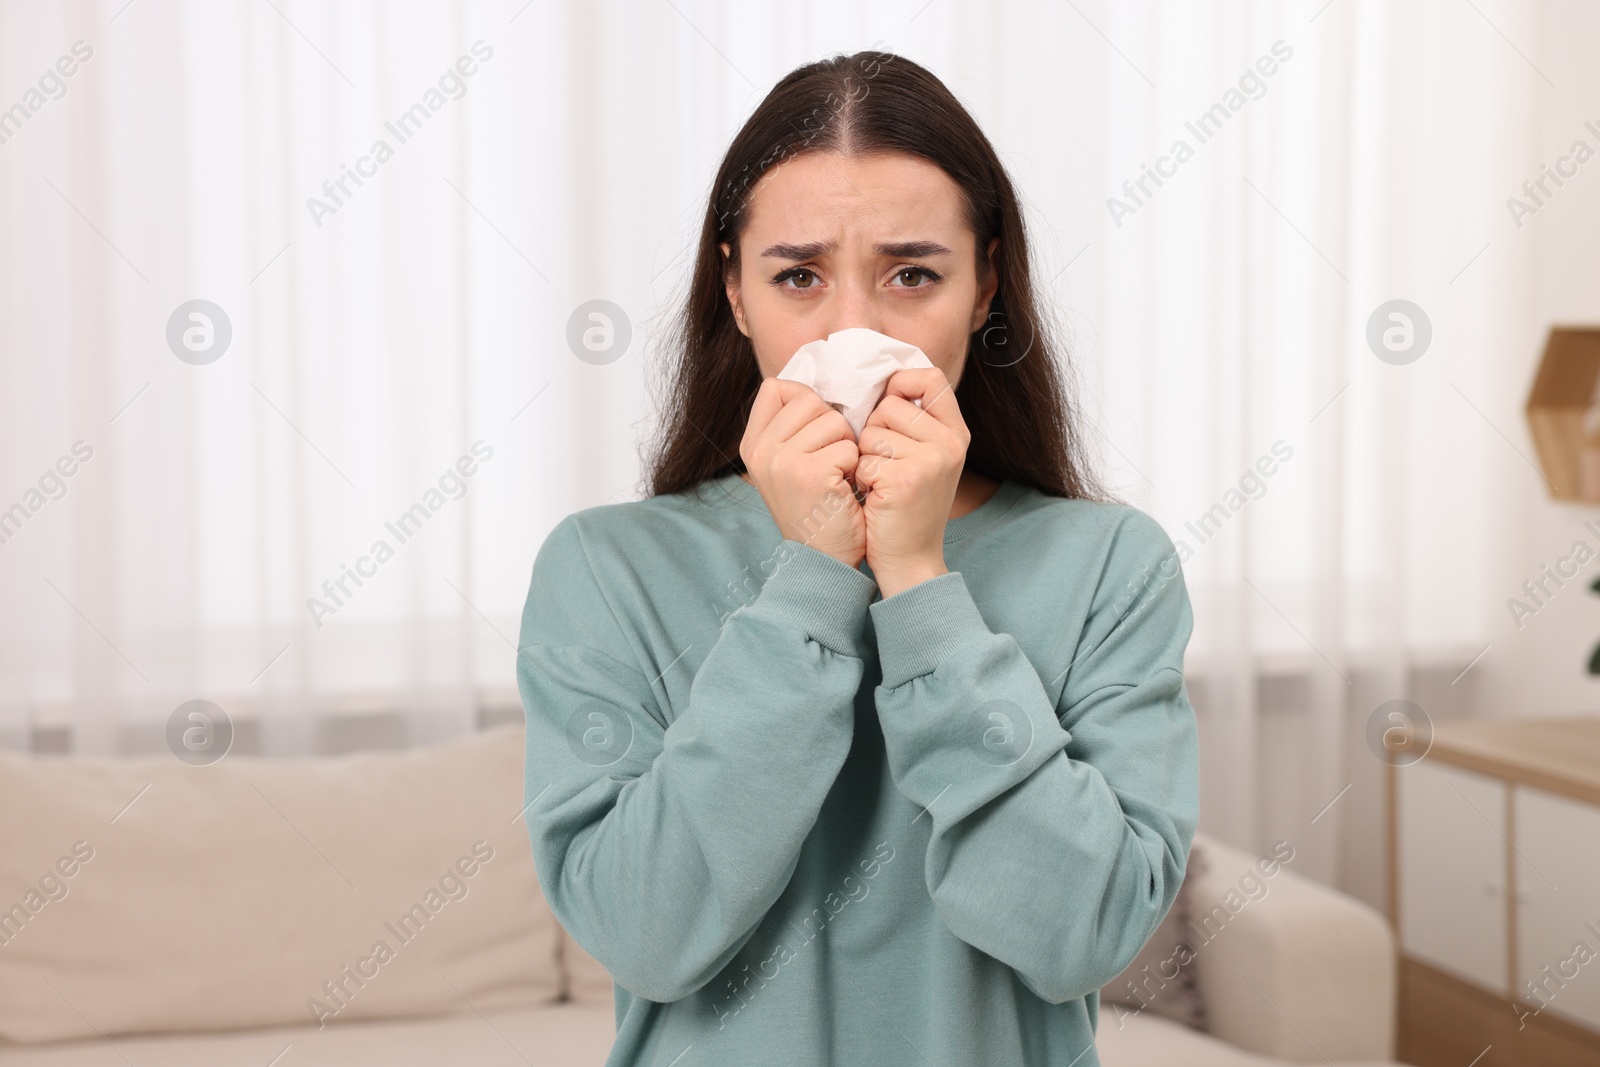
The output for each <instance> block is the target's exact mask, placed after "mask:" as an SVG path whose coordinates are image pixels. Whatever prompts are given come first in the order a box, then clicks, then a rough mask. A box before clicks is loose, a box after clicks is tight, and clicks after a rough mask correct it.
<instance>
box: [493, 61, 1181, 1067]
mask: <svg viewBox="0 0 1600 1067" xmlns="http://www.w3.org/2000/svg"><path fill="white" fill-rule="evenodd" d="M853 326H864V327H868V328H870V329H874V330H877V331H878V332H880V333H885V334H888V335H890V336H892V337H894V338H897V339H900V340H903V341H908V342H910V343H912V344H915V345H916V346H917V347H919V348H920V349H922V351H923V352H924V353H926V354H927V356H928V357H929V359H930V360H931V361H932V362H933V363H934V364H935V366H934V368H933V369H920V370H917V369H908V370H901V371H898V372H896V374H895V375H894V376H893V377H892V378H891V379H890V381H889V385H888V390H887V393H886V395H885V397H884V399H883V400H882V401H881V402H880V403H879V404H878V406H877V407H876V409H875V410H874V411H873V413H872V415H871V417H870V419H869V420H868V422H867V425H866V426H865V427H864V428H863V430H862V432H861V435H860V439H859V441H857V440H856V439H855V437H854V435H853V434H852V432H851V429H850V427H849V425H848V424H847V423H846V422H845V419H844V417H843V416H842V415H841V414H840V413H839V412H838V411H836V410H834V409H833V408H831V407H830V406H829V405H827V404H825V403H824V402H823V401H822V400H821V399H820V398H819V397H818V396H817V395H816V393H814V392H813V391H812V390H810V389H809V388H807V387H805V386H803V385H799V384H797V383H794V382H788V381H783V380H779V379H778V378H776V377H775V375H776V374H777V373H778V371H779V370H780V369H781V368H782V367H783V365H784V364H785V362H787V360H788V358H789V357H790V356H791V355H792V354H793V353H794V351H795V350H796V349H797V348H798V347H799V346H800V345H802V344H805V343H806V342H809V341H814V340H817V339H819V338H824V337H826V336H827V335H828V334H829V333H832V332H834V331H836V330H841V329H845V328H847V327H853ZM678 341H679V344H678V346H677V347H678V353H679V356H678V360H677V362H676V367H675V377H674V380H673V383H672V391H671V393H670V397H669V402H668V404H667V413H666V418H665V420H664V429H663V438H662V440H661V441H660V443H659V446H658V447H657V449H656V452H655V455H654V457H653V462H652V466H651V469H650V487H651V496H650V497H649V498H647V499H645V500H642V501H638V502H633V503H625V504H619V505H611V506H602V507H594V508H589V509H587V510H584V511H580V512H578V513H577V514H574V515H571V516H569V517H567V518H566V519H564V520H563V521H562V522H560V523H559V524H558V525H557V526H556V527H555V529H554V530H553V531H552V532H551V533H550V535H549V538H548V540H547V541H546V542H545V544H544V546H543V547H542V549H541V550H540V552H539V555H538V558H537V560H536V562H535V564H534V569H533V580H532V585H531V588H530V590H529V594H528V601H527V606H526V609H525V611H524V615H523V621H522V640H521V647H520V649H519V656H518V681H519V685H520V688H521V693H522V699H523V703H524V707H525V708H526V711H527V723H528V732H527V792H526V795H525V797H524V801H525V802H526V803H527V805H528V807H527V811H526V821H527V826H528V831H529V834H530V835H531V839H532V843H533V852H534V859H535V862H536V865H537V868H538V873H539V877H540V881H541V884H542V886H543V889H544V893H545V895H546V897H547V899H548V900H549V902H550V906H551V908H552V909H553V910H554V912H555V914H556V916H557V918H558V919H559V920H560V922H561V924H562V925H563V926H564V927H565V928H566V929H567V930H568V931H569V932H570V933H571V935H572V936H573V938H574V939H575V940H576V941H577V942H578V944H580V945H581V946H583V948H585V949H586V950H588V952H589V953H590V954H591V955H593V956H594V957H595V958H596V959H598V960H599V961H600V962H601V963H602V964H604V965H605V967H606V969H607V970H608V971H610V973H611V975H612V977H613V979H614V980H615V996H616V1019H617V1038H616V1044H615V1046H614V1048H613V1050H612V1053H611V1056H610V1059H609V1060H608V1061H607V1063H608V1064H611V1065H616V1067H620V1065H633V1064H646V1063H649V1064H659V1065H662V1067H665V1065H667V1064H681V1065H683V1067H688V1065H689V1064H732V1065H740V1067H743V1065H748V1064H757V1063H783V1064H816V1065H823V1064H837V1065H849V1064H863V1065H867V1064H870V1065H873V1067H883V1065H888V1064H900V1063H904V1064H913V1063H916V1064H932V1065H937V1067H944V1065H951V1067H954V1065H961V1067H973V1065H978V1064H982V1065H986V1067H1010V1065H1024V1064H1026V1065H1034V1064H1039V1065H1043V1064H1052V1065H1058V1067H1059V1065H1067V1064H1080V1065H1085V1067H1087V1065H1092V1064H1096V1063H1097V1062H1098V1060H1097V1057H1096V1055H1095V1053H1094V1051H1093V1048H1094V1029H1095V1027H1096V1025H1097V1022H1098V1010H1099V989H1100V986H1101V985H1102V984H1104V983H1106V982H1108V981H1109V980H1111V979H1112V978H1113V977H1115V976H1116V975H1117V974H1118V973H1119V972H1120V971H1121V970H1122V969H1123V968H1124V967H1125V966H1127V964H1128V963H1129V962H1130V961H1131V960H1132V959H1133V957H1134V956H1135V954H1136V953H1137V952H1138V950H1139V949H1140V947H1141V946H1142V945H1143V944H1144V942H1145V941H1146V940H1147V939H1148V937H1149V936H1150V934H1151V933H1152V932H1153V931H1154V929H1155V927H1156V925H1157V923H1158V922H1159V921H1160V920H1161V918H1162V917H1163V916H1164V915H1165V914H1166V912H1167V910H1168V908H1169V907H1170V906H1171V905H1172V903H1173V900H1174V898H1175V896H1176V894H1177V891H1178V886H1179V884H1180V883H1181V882H1182V880H1183V874H1184V869H1185V865H1186V862H1187V857H1188V850H1189V844H1190V841H1191V840H1192V838H1193V835H1194V830H1195V823H1196V819H1197V817H1198V809H1199V796H1198V767H1197V762H1198V750H1197V739H1196V732H1195V721H1194V712H1193V710H1192V708H1191V707H1190V705H1189V702H1188V699H1187V696H1186V694H1185V692H1184V685H1183V675H1182V669H1183V652H1184V647H1185V645H1186V644H1187V642H1188V638H1189V633H1190V629H1191V625H1192V617H1191V614H1190V609H1189V604H1188V599H1187V594H1186V593H1185V590H1184V585H1183V581H1182V576H1181V574H1180V572H1179V569H1178V560H1177V556H1176V554H1175V552H1174V550H1173V545H1172V542H1171V540H1170V539H1169V538H1168V537H1167V536H1166V534H1165V533H1164V532H1163V531H1162V529H1161V527H1160V526H1158V525H1157V524H1156V523H1155V522H1154V521H1153V520H1151V519H1150V518H1149V517H1147V516H1146V515H1144V514H1143V513H1142V512H1139V511H1137V510H1135V509H1133V508H1131V507H1128V506H1126V505H1123V504H1120V503H1116V502H1110V501H1107V500H1105V499H1104V498H1103V496H1102V495H1101V494H1100V493H1099V492H1098V491H1097V490H1096V489H1095V488H1094V487H1093V485H1092V482H1091V480H1090V478H1089V476H1088V475H1087V473H1086V472H1085V470H1084V467H1083V458H1082V453H1081V447H1080V443H1079V442H1080V438H1079V431H1078V427H1077V425H1076V422H1075V419H1074V415H1073V410H1072V408H1071V405H1070V404H1069V403H1068V402H1067V400H1066V398H1065V396H1064V390H1063V388H1062V385H1061V379H1060V378H1059V377H1058V372H1057V369H1056V365H1055V353H1054V351H1053V350H1052V348H1051V346H1050V345H1049V344H1048V343H1047V341H1046V338H1045V333H1044V331H1043V329H1042V323H1041V320H1040V317H1039V315H1038V313H1037V310H1036V307H1035V302H1034V296H1033V292H1032V288H1031V284H1030V281H1029V269H1028V252H1027V245H1026V241H1025V238H1024V234H1023V227H1022V221H1021V215H1020V212H1019V210H1018V206H1017V200H1016V196H1015V194H1014V192H1013V190H1012V187H1011V184H1010V181H1009V180H1008V179H1007V177H1006V175H1005V172H1004V170H1003V168H1002V167H1001V165H1000V162H999V160H998V158H997V157H996V155H995V152H994V150H993V148H992V147H991V146H990V144H989V142H988V141H987V139H985V137H984V136H983V134H982V133H981V132H980V131H979V129H978V127H977V126H976V125H975V124H974V123H973V121H972V118H971V117H970V116H969V115H968V114H967V112H966V111H965V110H964V109H963V108H962V107H961V105H960V104H959V103H958V102H957V101H956V99H955V98H954V97H953V96H952V95H951V94H950V93H949V91H948V90H947V89H946V88H945V87H944V85H943V84H941V83H940V82H939V80H938V79H937V78H935V77H934V76H933V75H932V74H930V73H929V72H928V71H926V70H925V69H923V68H922V67H919V66H917V65H916V64H914V63H912V62H910V61H908V60H906V59H904V58H902V57H899V56H894V55H889V54H885V53H881V52H862V53H858V54H856V55H853V56H849V57H838V58H834V59H830V60H827V61H824V62H819V63H814V64H811V65H809V66H805V67H802V68H800V69H798V70H796V71H794V72H793V73H792V74H790V75H789V76H788V77H786V78H784V79H783V80H782V81H781V82H779V83H778V85H777V86H776V87H775V88H774V89H773V90H772V92H771V93H770V94H769V95H768V96H767V98H766V99H765V100H764V101H763V102H762V103H761V105H760V107H759V108H757V110H756V112H755V113H754V114H753V115H752V116H751V117H750V120H749V121H748V122H747V123H746V124H745V126H744V128H743V129H742V130H741V131H740V132H739V134H738V136H737V137H736V138H735V139H734V141H733V144H732V145H731V146H730V148H729V150H728V153H727V158H726V159H725V160H724V161H723V164H722V167H721V170H720V171H719V173H718V175H717V183H716V186H715V189H714V195H713V198H712V201H711V203H710V204H709V206H708V209H707V213H706V219H705V224H704V230H703V232H702V234H701V240H700V246H699V256H698V260H697V262H696V266H695V272H694V278H693V282H692V291H691V293H690V296H689V303H688V306H687V309H686V310H685V313H684V317H683V324H682V328H681V332H680V336H679V338H678ZM919 403H920V408H919V406H918V404H919ZM679 1057H681V1058H679Z"/></svg>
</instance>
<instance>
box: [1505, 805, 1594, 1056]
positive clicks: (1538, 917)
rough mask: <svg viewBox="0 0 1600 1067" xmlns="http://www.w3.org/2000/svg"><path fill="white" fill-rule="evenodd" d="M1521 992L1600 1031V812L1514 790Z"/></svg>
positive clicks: (1588, 807)
mask: <svg viewBox="0 0 1600 1067" xmlns="http://www.w3.org/2000/svg"><path fill="white" fill-rule="evenodd" d="M1514 840H1515V841H1516V842H1517V856H1516V881H1517V993H1518V995H1519V996H1520V997H1521V998H1522V999H1523V1000H1524V1001H1525V1002H1528V1003H1530V1004H1534V1005H1542V1006H1543V1007H1544V1009H1545V1010H1547V1011H1551V1012H1553V1013H1555V1014H1557V1015H1560V1016H1563V1017H1565V1018H1567V1019H1570V1020H1572V1021H1573V1022H1576V1023H1580V1024H1583V1025H1586V1026H1590V1027H1593V1028H1594V1029H1595V1030H1596V1031H1600V806H1596V805H1593V804H1584V803H1580V802H1578V801H1575V800H1572V799H1571V798H1569V797H1564V796H1560V795H1559V794H1555V793H1548V792H1546V791H1544V790H1542V789H1531V788H1523V787H1518V788H1517V797H1516V833H1515V835H1514Z"/></svg>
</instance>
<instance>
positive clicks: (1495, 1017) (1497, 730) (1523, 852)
mask: <svg viewBox="0 0 1600 1067" xmlns="http://www.w3.org/2000/svg"><path fill="white" fill-rule="evenodd" d="M1389 800H1390V806H1389V810H1390V823H1389V826H1390V833H1389V859H1390V864H1389V869H1390V872H1391V876H1390V883H1389V914H1390V918H1391V920H1392V921H1393V922H1394V924H1395V928H1396V933H1397V936H1398V939H1399V943H1400V952H1401V963H1400V1013H1399V1023H1400V1038H1399V1046H1400V1047H1399V1058H1400V1059H1401V1060H1402V1061H1403V1062H1406V1063H1412V1064H1417V1065H1420V1067H1434V1065H1435V1064H1437V1065H1439V1067H1446V1065H1448V1067H1463V1065H1464V1064H1467V1063H1474V1064H1475V1067H1522V1065H1527V1067H1600V718H1590V719H1523V720H1484V721H1473V722H1466V723H1450V724H1445V725H1442V726H1440V727H1438V728H1437V729H1436V731H1435V733H1434V736H1433V739H1432V743H1431V747H1430V748H1428V750H1427V752H1426V754H1425V755H1424V756H1423V757H1422V758H1421V759H1419V760H1417V761H1416V762H1413V763H1410V764H1406V765H1403V766H1396V765H1392V766H1390V768H1389Z"/></svg>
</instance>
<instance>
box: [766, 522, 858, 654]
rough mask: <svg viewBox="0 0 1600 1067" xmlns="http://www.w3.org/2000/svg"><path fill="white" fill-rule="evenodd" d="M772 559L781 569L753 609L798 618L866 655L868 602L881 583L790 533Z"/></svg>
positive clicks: (822, 637)
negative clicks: (791, 536) (790, 537)
mask: <svg viewBox="0 0 1600 1067" xmlns="http://www.w3.org/2000/svg"><path fill="white" fill-rule="evenodd" d="M773 558H774V562H775V563H776V568H777V569H776V570H775V571H774V573H773V575H772V577H770V578H768V579H767V580H766V583H765V584H764V585H762V587H761V593H760V595H758V596H757V597H756V599H755V601H754V602H753V603H752V604H751V605H750V608H749V610H751V611H755V612H758V613H777V614H781V615H782V616H783V617H784V618H786V619H791V620H794V621H797V622H798V623H799V624H800V625H801V626H802V627H803V628H804V629H805V631H806V633H807V635H809V636H810V637H812V638H813V639H814V640H816V641H817V642H818V643H820V644H822V645H824V646H826V647H828V648H831V649H832V650H833V651H835V652H839V653H842V654H843V655H846V656H853V657H855V658H856V659H861V658H863V656H864V655H865V653H866V629H867V604H868V603H869V602H870V601H871V600H872V596H873V594H874V593H875V592H877V589H878V585H877V583H876V582H874V581H873V580H872V579H871V578H868V577H867V576H866V575H865V574H862V573H861V571H859V570H857V569H856V568H855V567H852V566H850V565H849V564H847V563H845V562H843V561H841V560H838V559H835V558H834V557H833V556H830V555H828V554H827V553H826V552H822V551H820V550H818V549H815V548H812V547H811V546H810V545H807V544H804V543H802V542H800V541H793V540H790V539H788V538H785V539H784V540H783V541H782V542H780V543H779V546H778V551H777V553H775V555H774V557H773Z"/></svg>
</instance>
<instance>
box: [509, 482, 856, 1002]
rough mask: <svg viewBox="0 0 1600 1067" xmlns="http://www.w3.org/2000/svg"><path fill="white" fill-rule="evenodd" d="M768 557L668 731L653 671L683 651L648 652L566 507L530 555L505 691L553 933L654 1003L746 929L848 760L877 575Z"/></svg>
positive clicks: (715, 637)
mask: <svg viewBox="0 0 1600 1067" xmlns="http://www.w3.org/2000/svg"><path fill="white" fill-rule="evenodd" d="M580 514H581V513H580ZM777 559H778V565H777V567H776V569H775V571H774V573H773V574H772V575H771V577H769V578H767V580H766V582H765V583H764V585H763V586H762V588H761V591H760V593H759V594H758V595H757V596H756V597H755V599H754V600H753V601H751V602H750V603H748V604H746V605H745V606H744V607H742V608H740V609H739V610H738V611H736V612H734V613H733V614H732V615H730V616H729V617H728V618H727V619H726V621H725V622H724V623H723V625H722V627H721V629H720V631H713V632H710V633H708V635H707V636H705V637H701V638H700V639H699V640H702V641H707V642H714V644H713V645H712V647H711V648H710V649H709V650H708V651H707V652H705V654H704V659H703V661H702V662H701V665H700V668H699V670H698V671H697V672H696V673H695V675H694V680H693V683H692V684H691V686H690V689H689V695H688V701H687V705H686V706H684V707H680V708H679V709H678V710H677V715H676V717H675V718H672V719H671V721H670V723H669V721H668V716H667V715H666V714H665V713H664V712H663V704H664V703H665V699H666V689H665V687H664V686H663V685H662V684H661V677H662V676H663V675H664V674H665V673H666V671H668V670H672V669H677V670H682V669H684V668H683V667H681V666H680V667H677V668H673V667H672V666H671V662H669V661H673V660H674V657H679V656H683V655H685V654H687V652H688V651H689V650H688V649H687V648H684V649H677V648H674V649H671V650H669V651H666V652H665V654H664V655H663V654H661V652H660V650H656V651H655V652H654V653H653V654H652V653H650V652H645V653H643V655H653V657H659V659H660V662H655V660H654V658H652V660H651V662H649V663H643V662H641V655H642V654H641V653H639V652H635V651H634V650H632V649H631V648H630V643H629V640H628V635H627V633H626V632H625V631H624V630H623V629H622V627H621V626H620V625H619V624H618V621H617V618H616V616H615V615H614V614H613V613H612V610H611V607H610V606H609V604H608V600H607V596H606V591H605V590H604V589H602V587H601V585H600V584H599V583H598V582H597V581H596V578H595V573H594V570H593V568H592V567H591V563H590V559H589V556H588V551H587V550H586V548H585V545H584V541H583V534H582V531H581V529H580V526H579V523H578V521H577V516H569V517H568V518H567V519H565V520H563V521H562V522H561V523H559V524H558V525H557V527H556V528H555V529H554V530H553V531H552V532H551V534H550V536H549V538H548V539H547V540H546V542H545V544H544V546H543V547H542V548H541V549H540V551H539V554H538V557H537V558H536V560H535V562H534V567H533V578H532V582H531V586H530V589H529V593H528V600H527V604H526V606H525V608H524V610H523V618H522V633H521V640H520V642H519V647H518V650H517V685H518V689H519V691H520V694H521V697H522V703H523V709H524V712H525V715H526V721H527V752H526V764H525V773H526V783H525V790H524V795H523V803H524V805H525V810H524V817H525V820H526V823H527V828H528V834H529V837H530V840H531V842H532V845H533V856H534V862H535V867H536V868H537V872H538V875H539V881H540V886H541V888H542V890H543V892H544V895H545V898H546V900H548V902H549V904H550V907H551V910H552V911H553V912H554V913H555V915H556V917H557V918H558V919H559V920H560V922H561V925H562V926H563V927H564V928H565V929H566V930H567V932H568V933H570V934H571V935H572V937H573V939H574V940H576V941H577V942H578V944H579V945H581V946H582V947H583V948H584V949H585V950H586V951H587V952H588V953H589V954H590V955H591V956H593V957H594V958H595V959H596V960H598V961H599V962H600V963H601V964H602V965H604V966H605V968H606V969H607V970H608V971H609V972H610V973H611V976H612V978H613V980H614V981H615V982H616V983H617V984H618V985H620V986H622V987H623V988H625V989H627V990H629V991H630V992H632V993H634V994H636V995H638V996H640V997H642V998H644V999H646V1000H652V1001H658V1002H669V1001H674V1000H679V999H681V998H683V997H686V996H688V995H689V994H691V993H693V992H694V991H695V990H697V989H699V988H700V987H701V986H703V985H705V984H706V983H707V982H709V981H710V980H711V979H712V978H714V977H715V976H716V975H717V973H718V972H719V971H721V969H722V968H723V967H724V966H726V964H727V963H728V961H729V960H731V959H732V958H733V956H734V954H735V953H737V952H738V950H739V949H740V948H741V947H742V946H743V945H744V943H745V942H746V941H747V940H748V939H749V938H750V936H751V935H752V934H753V933H754V931H755V928H756V927H757V925H758V924H759V923H760V921H761V919H762V917H763V916H764V915H765V914H766V913H767V912H768V911H769V910H770V909H771V907H772V905H773V904H774V903H775V902H776V901H777V899H778V896H779V895H780V894H781V893H782V891H783V889H784V887H785V885H786V884H787V883H788V881H789V879H790V877H791V876H792V875H793V873H794V870H795V867H796V865H797V864H798V862H799V854H800V847H801V845H802V843H803V842H804V841H805V838H806V836H807V834H808V833H809V832H810V830H811V828H812V825H813V824H814V823H815V822H816V819H817V815H818V812H819V811H820V810H821V807H822V802H823V800H824V798H825V797H826V795H827V793H828V791H829V789H830V788H831V787H832V785H833V782H834V779H835V778H836V777H837V776H838V773H839V770H840V768H841V767H842V766H843V764H844V760H845V758H846V756H847V755H848V753H849V748H850V742H851V738H852V736H853V732H854V701H855V697H856V694H857V692H858V690H859V688H860V685H861V679H862V672H863V655H864V652H865V648H864V632H865V627H866V608H867V603H868V601H869V600H870V599H871V597H872V595H873V592H874V590H875V588H876V587H875V585H874V583H873V581H872V579H870V578H868V577H867V576H866V575H864V574H863V573H861V572H860V571H859V570H856V569H854V568H852V567H850V566H848V565H846V564H844V563H842V562H840V561H839V560H837V559H834V558H833V557H832V556H829V555H826V554H825V553H822V552H820V551H818V550H816V549H814V548H811V547H810V546H807V545H804V544H801V543H799V542H796V541H788V540H785V541H783V542H782V543H781V544H780V545H779V547H778V553H777ZM624 566H625V564H624Z"/></svg>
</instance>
